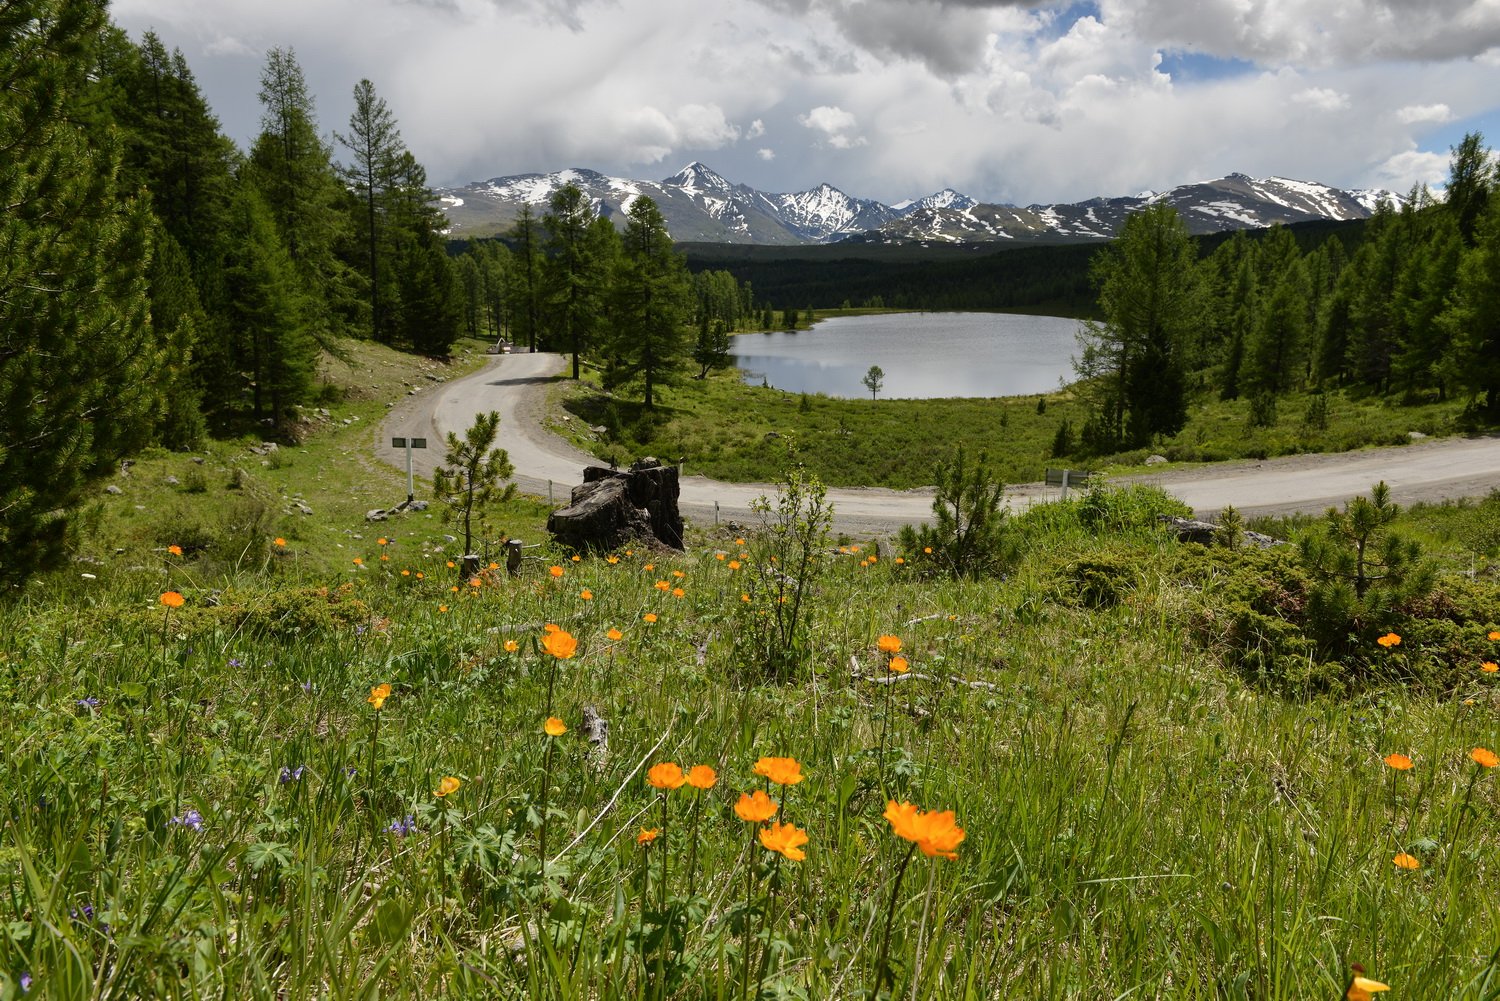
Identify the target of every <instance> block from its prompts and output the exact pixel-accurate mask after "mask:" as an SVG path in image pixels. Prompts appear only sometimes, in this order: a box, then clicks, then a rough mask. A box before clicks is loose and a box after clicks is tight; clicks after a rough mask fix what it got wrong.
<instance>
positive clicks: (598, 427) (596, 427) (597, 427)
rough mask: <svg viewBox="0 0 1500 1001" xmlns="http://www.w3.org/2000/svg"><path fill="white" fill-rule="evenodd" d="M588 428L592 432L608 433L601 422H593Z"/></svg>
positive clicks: (607, 429)
mask: <svg viewBox="0 0 1500 1001" xmlns="http://www.w3.org/2000/svg"><path fill="white" fill-rule="evenodd" d="M589 430H590V431H592V432H594V434H609V428H607V427H605V426H604V425H603V424H595V425H594V426H593V427H591V428H589Z"/></svg>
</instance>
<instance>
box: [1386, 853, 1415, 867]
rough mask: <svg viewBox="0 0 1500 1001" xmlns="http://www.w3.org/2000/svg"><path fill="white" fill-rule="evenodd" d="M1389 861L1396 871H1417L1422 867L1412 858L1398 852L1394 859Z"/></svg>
mask: <svg viewBox="0 0 1500 1001" xmlns="http://www.w3.org/2000/svg"><path fill="white" fill-rule="evenodd" d="M1391 861H1392V862H1393V863H1395V865H1396V867H1397V868H1398V869H1419V868H1421V866H1422V863H1421V862H1419V861H1417V859H1416V858H1415V857H1414V856H1411V855H1408V854H1406V853H1405V852H1398V853H1397V854H1396V857H1395V858H1393V859H1391Z"/></svg>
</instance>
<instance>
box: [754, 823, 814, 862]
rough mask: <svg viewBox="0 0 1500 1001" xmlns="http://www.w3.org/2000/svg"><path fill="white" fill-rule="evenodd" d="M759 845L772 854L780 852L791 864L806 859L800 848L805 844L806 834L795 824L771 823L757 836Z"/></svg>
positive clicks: (805, 854)
mask: <svg viewBox="0 0 1500 1001" xmlns="http://www.w3.org/2000/svg"><path fill="white" fill-rule="evenodd" d="M758 836H759V837H760V843H761V844H762V845H763V846H765V847H766V848H767V849H769V850H770V851H773V852H780V853H781V854H782V855H784V856H786V857H787V858H789V859H791V860H792V861H793V862H801V861H802V860H803V859H805V858H807V853H806V852H804V851H803V850H802V846H803V845H805V844H807V832H806V831H804V830H802V829H801V828H799V827H797V825H795V824H783V823H781V822H779V821H778V822H776V823H773V824H772V825H771V826H770V827H762V828H761V829H760V832H759V835H758Z"/></svg>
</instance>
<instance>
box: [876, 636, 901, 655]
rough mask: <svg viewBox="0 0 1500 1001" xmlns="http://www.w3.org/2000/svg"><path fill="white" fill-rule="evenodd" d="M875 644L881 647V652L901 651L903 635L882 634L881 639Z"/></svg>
mask: <svg viewBox="0 0 1500 1001" xmlns="http://www.w3.org/2000/svg"><path fill="white" fill-rule="evenodd" d="M875 646H876V647H877V648H879V650H880V652H881V653H900V652H901V637H899V636H882V637H880V639H879V640H877V641H876V643H875Z"/></svg>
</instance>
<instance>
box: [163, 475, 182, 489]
mask: <svg viewBox="0 0 1500 1001" xmlns="http://www.w3.org/2000/svg"><path fill="white" fill-rule="evenodd" d="M162 482H163V483H165V484H166V485H167V486H169V487H180V486H182V481H181V480H179V479H178V478H177V477H175V476H168V477H167V478H166V479H165V480H162Z"/></svg>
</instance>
